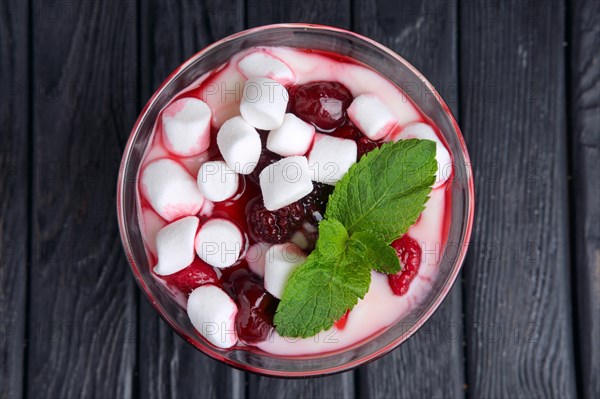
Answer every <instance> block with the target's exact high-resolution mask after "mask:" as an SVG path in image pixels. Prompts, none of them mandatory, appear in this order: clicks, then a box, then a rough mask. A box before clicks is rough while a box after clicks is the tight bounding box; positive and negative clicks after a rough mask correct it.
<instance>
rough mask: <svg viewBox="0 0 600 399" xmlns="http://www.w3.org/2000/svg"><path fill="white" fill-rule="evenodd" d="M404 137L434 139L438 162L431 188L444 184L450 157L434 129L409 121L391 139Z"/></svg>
mask: <svg viewBox="0 0 600 399" xmlns="http://www.w3.org/2000/svg"><path fill="white" fill-rule="evenodd" d="M406 139H426V140H432V141H435V144H436V146H435V159H436V161H437V163H438V169H437V171H436V172H435V183H434V184H433V188H437V187H439V186H441V185H442V184H444V183H445V182H446V180H448V178H450V175H451V174H452V157H450V152H448V150H447V149H446V146H444V143H442V141H441V140H440V138H439V137H438V135H437V134H436V133H435V130H433V128H432V127H431V126H429V125H428V124H427V123H422V122H416V123H411V124H410V125H408V126H406V127H405V128H404V129H402V130H401V131H400V132H399V133H398V134H395V135H394V136H393V137H392V140H393V141H398V140H406Z"/></svg>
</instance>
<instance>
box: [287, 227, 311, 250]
mask: <svg viewBox="0 0 600 399" xmlns="http://www.w3.org/2000/svg"><path fill="white" fill-rule="evenodd" d="M290 241H291V242H293V243H294V244H296V245H297V246H298V248H300V249H302V250H307V249H308V247H309V246H310V242H309V241H308V238H306V235H305V234H304V233H303V232H302V231H300V230H298V231H296V232H295V233H294V234H292V237H291V238H290Z"/></svg>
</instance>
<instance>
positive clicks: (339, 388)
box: [246, 0, 355, 399]
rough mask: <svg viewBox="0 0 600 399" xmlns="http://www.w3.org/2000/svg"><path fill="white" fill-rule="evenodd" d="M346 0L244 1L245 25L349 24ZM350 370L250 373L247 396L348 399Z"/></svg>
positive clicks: (351, 392)
mask: <svg viewBox="0 0 600 399" xmlns="http://www.w3.org/2000/svg"><path fill="white" fill-rule="evenodd" d="M350 10H351V5H350V1H349V0H342V1H337V0H327V1H324V0H321V1H319V0H309V1H301V0H292V1H258V0H248V4H247V21H246V22H247V27H248V28H251V27H254V26H260V25H268V24H274V23H280V22H290V21H292V22H306V23H316V24H325V25H332V26H338V27H341V28H346V29H349V28H350V26H351V15H350V14H351V13H350ZM354 394H355V392H354V373H353V372H352V371H350V372H347V373H344V374H340V375H335V376H331V377H324V378H317V379H309V380H281V379H275V378H266V377H258V376H256V375H250V376H249V379H248V396H249V397H250V398H286V399H287V398H352V397H354Z"/></svg>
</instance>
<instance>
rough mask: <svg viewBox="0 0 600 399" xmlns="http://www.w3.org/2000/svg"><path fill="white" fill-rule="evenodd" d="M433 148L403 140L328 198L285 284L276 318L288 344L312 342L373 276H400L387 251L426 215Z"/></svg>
mask: <svg viewBox="0 0 600 399" xmlns="http://www.w3.org/2000/svg"><path fill="white" fill-rule="evenodd" d="M436 168H437V163H436V160H435V143H434V142H433V141H429V140H401V141H398V142H396V143H388V144H384V145H383V146H382V147H381V148H380V149H375V150H373V151H371V152H369V153H368V154H367V155H365V156H364V157H363V158H361V160H360V161H359V162H357V163H356V164H355V165H353V166H352V167H351V168H350V170H349V171H348V173H346V175H345V176H344V177H343V178H342V179H341V180H340V181H339V182H338V183H337V185H336V187H335V190H334V192H333V194H332V195H331V196H330V197H329V203H328V204H327V211H326V212H325V219H324V220H323V221H321V223H320V224H319V239H318V240H317V243H316V248H315V250H314V251H313V252H312V253H311V254H310V255H309V256H308V258H307V259H306V262H305V263H304V264H303V265H301V266H300V267H299V268H297V269H296V270H295V271H294V272H293V273H292V275H291V276H290V279H289V280H288V282H287V284H286V287H285V290H284V293H283V296H282V298H281V301H280V302H279V306H278V307H277V312H276V314H275V317H274V319H273V321H274V324H275V328H276V330H277V332H278V333H279V334H280V335H282V336H285V337H302V338H306V337H311V336H313V335H315V334H317V333H318V332H320V331H322V330H326V329H329V328H331V326H332V325H333V323H334V322H335V321H336V320H338V319H339V318H340V317H342V316H343V315H344V313H345V312H346V311H347V310H348V309H352V308H353V307H354V305H356V303H357V302H358V300H359V299H360V298H364V296H365V294H366V293H367V291H368V290H369V285H370V283H371V269H375V270H377V271H379V272H383V273H397V272H398V271H399V270H400V262H399V260H398V257H397V255H396V251H395V250H394V249H393V248H392V247H390V246H389V245H388V244H389V243H391V242H392V241H393V240H394V239H396V238H398V237H400V236H401V235H402V234H404V233H406V231H407V230H408V228H409V227H410V226H411V225H412V224H414V223H415V221H416V220H417V218H418V217H419V214H420V213H421V212H422V211H423V209H424V208H425V206H424V204H425V202H426V201H427V199H428V198H429V197H428V195H429V193H430V191H431V186H432V185H433V183H434V181H435V171H436Z"/></svg>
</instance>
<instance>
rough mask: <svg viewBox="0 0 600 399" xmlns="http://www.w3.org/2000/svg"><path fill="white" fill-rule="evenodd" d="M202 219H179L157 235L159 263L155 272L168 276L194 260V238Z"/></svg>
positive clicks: (190, 217) (194, 217) (193, 217)
mask: <svg viewBox="0 0 600 399" xmlns="http://www.w3.org/2000/svg"><path fill="white" fill-rule="evenodd" d="M198 223H200V221H199V220H198V218H197V217H196V216H188V217H185V218H183V219H179V220H178V221H176V222H173V223H171V224H169V225H167V226H165V227H163V228H162V229H161V230H160V231H159V232H158V234H157V235H156V248H157V251H158V263H157V265H156V266H155V267H154V273H156V274H158V275H161V276H167V275H169V274H173V273H177V272H178V271H180V270H183V269H185V268H186V267H188V266H189V265H190V264H191V263H192V262H193V261H194V238H195V237H196V230H198Z"/></svg>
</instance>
